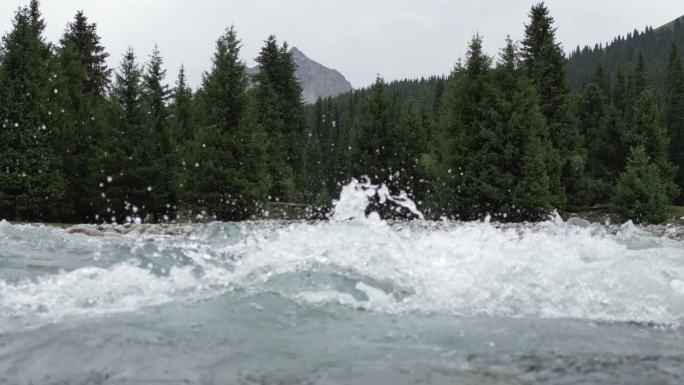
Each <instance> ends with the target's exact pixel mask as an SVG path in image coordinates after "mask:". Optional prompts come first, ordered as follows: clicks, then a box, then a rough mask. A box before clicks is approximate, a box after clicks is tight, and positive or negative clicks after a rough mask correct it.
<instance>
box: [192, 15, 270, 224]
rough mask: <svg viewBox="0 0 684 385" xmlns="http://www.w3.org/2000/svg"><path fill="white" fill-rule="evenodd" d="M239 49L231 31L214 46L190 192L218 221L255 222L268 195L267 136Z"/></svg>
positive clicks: (206, 83)
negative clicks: (257, 116)
mask: <svg viewBox="0 0 684 385" xmlns="http://www.w3.org/2000/svg"><path fill="white" fill-rule="evenodd" d="M240 47H241V44H240V40H239V39H238V38H237V33H236V31H235V29H234V28H233V27H231V28H229V29H227V30H226V32H225V34H224V35H222V36H221V37H220V38H219V39H218V40H217V42H216V52H215V53H214V57H213V60H212V68H211V71H209V72H207V73H205V74H204V76H203V81H202V93H201V94H200V95H201V98H202V99H203V100H202V103H203V105H204V108H205V111H206V113H207V116H206V125H205V126H203V127H201V129H200V132H199V134H198V138H197V148H196V169H195V172H194V176H193V182H192V186H193V189H194V192H195V193H196V194H197V199H196V203H197V204H198V205H199V206H200V207H201V208H203V209H204V210H206V212H207V213H208V214H209V215H211V216H213V217H214V218H216V219H219V220H243V219H248V218H250V217H252V216H254V215H255V214H257V212H258V211H259V210H260V209H261V208H262V205H263V203H264V202H265V200H266V193H267V191H268V184H267V181H268V178H267V174H266V158H265V156H266V153H265V150H266V149H265V145H264V143H265V135H264V133H263V131H262V129H261V127H260V126H259V125H257V124H256V120H255V116H254V111H253V106H252V105H251V103H250V98H249V95H248V78H247V73H246V67H245V64H244V62H242V61H241V60H240Z"/></svg>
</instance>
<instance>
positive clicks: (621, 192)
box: [613, 146, 668, 223]
mask: <svg viewBox="0 0 684 385" xmlns="http://www.w3.org/2000/svg"><path fill="white" fill-rule="evenodd" d="M667 183H668V182H667V181H664V180H663V179H662V178H661V174H660V168H659V167H658V166H657V165H656V164H654V163H653V162H651V160H650V159H649V157H648V154H647V151H646V150H645V149H644V147H642V146H637V147H634V148H632V150H631V151H630V155H629V157H628V158H627V167H626V168H625V171H624V172H623V173H621V174H620V178H619V179H618V182H617V186H616V188H615V196H614V200H613V203H614V204H615V205H616V207H618V209H619V210H620V212H621V213H622V214H623V215H624V216H625V217H626V218H628V219H632V220H636V221H639V222H641V221H650V222H655V223H658V222H660V221H662V220H664V219H665V206H666V205H667V202H668V193H667V186H666V185H667Z"/></svg>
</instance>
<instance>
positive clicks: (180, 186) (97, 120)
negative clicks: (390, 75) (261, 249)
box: [0, 0, 684, 222]
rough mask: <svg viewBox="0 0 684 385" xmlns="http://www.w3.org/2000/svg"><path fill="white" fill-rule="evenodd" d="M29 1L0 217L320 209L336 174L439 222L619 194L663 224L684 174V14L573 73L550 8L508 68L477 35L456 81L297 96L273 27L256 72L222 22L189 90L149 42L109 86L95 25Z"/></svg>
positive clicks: (13, 84) (11, 44)
mask: <svg viewBox="0 0 684 385" xmlns="http://www.w3.org/2000/svg"><path fill="white" fill-rule="evenodd" d="M38 6H39V4H38V2H37V1H35V0H34V1H32V2H31V3H30V5H29V6H28V7H23V8H20V9H19V11H18V12H17V14H16V15H15V19H14V24H13V28H12V30H11V31H10V32H9V33H8V34H7V35H6V36H5V37H4V38H3V40H2V47H0V125H1V128H0V217H2V218H8V219H13V220H16V219H24V220H68V221H91V222H92V221H110V220H113V221H119V222H121V221H129V220H133V219H135V218H140V219H143V220H150V221H155V222H158V221H163V220H173V219H174V218H175V217H176V215H179V216H182V218H183V219H184V218H187V215H192V214H198V213H205V214H207V215H206V216H204V218H210V219H211V218H214V219H219V220H244V219H249V218H253V217H258V216H259V215H260V214H261V212H262V211H264V210H265V211H268V210H269V209H271V208H277V207H305V206H306V205H303V204H308V205H310V206H314V207H316V208H322V210H321V211H320V213H321V214H323V213H325V210H326V209H327V207H326V206H328V205H329V204H330V202H331V199H332V197H335V196H337V195H338V194H339V190H340V188H341V186H342V184H343V183H346V182H347V181H348V180H349V179H351V178H352V177H355V178H359V177H361V176H363V175H368V176H370V177H371V178H372V179H373V180H374V181H376V182H384V183H386V184H387V185H388V187H389V188H390V189H391V190H392V191H394V192H397V193H398V192H399V191H400V190H404V191H406V192H408V195H409V196H410V197H411V198H413V199H414V200H415V201H417V202H418V203H419V206H420V208H421V209H422V210H423V212H425V213H426V214H427V215H428V217H429V218H433V219H434V218H440V217H443V216H447V217H450V218H460V219H478V218H481V217H483V216H484V215H485V214H490V215H491V216H492V217H493V218H494V219H496V220H501V221H523V220H542V219H544V218H545V217H546V216H547V215H548V214H549V213H550V212H551V211H552V210H553V209H560V210H563V209H564V208H565V207H571V208H577V207H583V206H590V205H593V204H596V203H602V202H604V203H605V202H606V201H608V200H611V201H614V203H616V204H617V205H618V206H619V207H624V211H625V215H626V216H628V217H630V218H634V219H637V220H649V221H657V220H660V219H662V218H663V215H662V207H663V206H664V205H666V204H667V203H669V200H670V199H672V198H674V197H676V196H678V195H679V189H680V188H681V187H682V185H684V171H682V170H684V168H683V166H684V165H683V163H684V152H683V151H682V148H684V143H682V141H683V140H684V69H683V68H682V63H681V59H680V57H679V53H678V49H681V44H680V43H681V42H682V41H684V28H682V26H681V23H674V24H673V25H671V26H669V27H668V28H666V29H660V30H653V29H652V28H647V29H646V31H645V32H643V33H639V32H636V31H635V33H634V34H630V35H629V36H628V37H627V38H626V39H623V38H618V40H616V41H615V42H614V43H613V44H612V45H611V46H609V47H606V48H604V47H601V46H597V47H595V48H594V49H585V50H582V51H581V52H580V51H579V50H578V51H577V52H576V53H574V54H573V55H572V57H571V58H570V62H569V63H570V65H569V75H566V65H567V60H566V59H565V57H564V55H563V50H562V48H561V46H560V44H558V43H557V42H556V31H555V27H554V20H553V18H552V17H551V16H550V13H549V10H548V9H547V8H546V6H545V5H544V4H543V3H541V4H538V5H535V6H533V7H532V9H531V12H530V21H529V23H528V24H527V25H526V26H525V36H524V39H523V41H522V42H521V50H520V51H518V49H517V47H516V46H515V44H514V43H513V42H512V41H511V40H510V39H509V40H508V41H507V44H506V47H505V48H504V49H503V50H502V53H501V56H500V58H499V60H498V61H497V63H493V61H492V59H491V58H489V57H488V56H487V55H485V54H484V52H483V50H482V41H481V38H480V37H479V36H475V38H474V39H473V40H472V41H471V43H470V46H469V50H468V56H467V58H466V60H465V62H464V63H463V64H461V63H460V62H459V63H458V64H456V66H455V68H454V71H453V72H452V73H451V74H450V76H448V77H430V78H421V79H415V80H400V81H394V82H390V83H385V81H384V80H383V79H381V78H380V77H378V79H377V81H376V82H375V84H373V85H372V86H370V87H368V88H365V89H361V90H355V91H352V92H349V93H346V94H344V95H340V96H338V97H335V98H327V99H322V100H319V101H318V102H317V103H316V104H315V105H312V106H303V104H302V100H301V94H302V90H301V86H300V85H299V83H298V81H297V79H296V77H295V70H296V66H295V63H294V61H293V57H292V55H291V54H290V52H289V47H288V46H287V44H282V45H279V44H278V41H277V40H276V38H275V37H274V36H270V37H269V38H268V39H267V40H266V41H265V44H264V47H263V48H262V50H261V52H260V54H259V56H258V58H257V62H258V64H259V68H258V71H257V73H256V74H254V75H253V76H252V77H250V76H249V75H248V74H247V70H246V67H245V64H244V62H243V61H242V60H241V58H240V57H239V55H240V41H239V40H238V38H237V34H236V32H235V30H234V29H233V28H230V29H228V30H227V31H226V33H225V34H224V35H223V36H221V37H220V38H219V39H218V41H217V43H216V52H215V54H214V57H213V61H212V67H211V70H210V71H208V72H206V73H205V74H204V76H203V80H202V84H201V87H200V88H199V89H197V91H196V92H193V90H192V89H191V88H190V87H189V85H188V81H187V79H186V74H185V71H184V69H183V68H181V70H180V72H179V76H178V79H177V81H176V84H175V87H174V88H173V89H172V90H171V89H169V87H168V86H167V85H166V83H165V82H166V80H165V74H166V72H165V69H164V68H163V60H162V57H161V53H160V52H159V51H158V50H156V49H155V51H154V52H153V53H152V55H151V56H150V59H149V62H148V63H146V64H145V65H144V66H140V65H138V64H137V63H136V57H135V54H134V53H133V51H132V50H129V51H128V52H127V53H126V54H125V55H124V57H123V59H122V61H121V64H120V66H119V68H118V71H117V72H116V76H114V79H113V84H110V77H111V76H110V75H111V73H110V70H109V69H108V68H107V65H106V59H107V54H106V52H105V50H104V47H102V45H101V43H100V38H99V36H98V35H97V28H96V25H95V24H92V23H89V22H88V19H87V18H86V17H85V15H84V14H83V13H82V12H78V13H76V15H75V17H74V19H73V20H72V22H70V23H69V24H68V25H67V28H66V31H65V32H64V35H63V36H62V38H61V39H60V42H59V45H58V46H57V47H52V46H51V45H50V44H48V43H47V42H45V40H44V38H43V37H42V33H43V30H44V28H45V24H44V22H43V20H42V18H41V16H40V12H39V7H38ZM664 44H666V45H665V46H664ZM663 47H666V49H663ZM667 47H669V55H665V54H664V52H666V51H667ZM637 48H638V49H637ZM578 68H580V69H581V71H579V72H578ZM665 69H666V71H665ZM580 72H581V73H582V74H581V75H580V76H579V77H578V73H580ZM568 77H569V79H570V83H572V88H573V89H574V90H575V91H578V93H577V94H576V95H575V96H572V95H571V94H570V87H569V86H568ZM661 96H662V98H661ZM661 100H662V102H661ZM680 199H681V198H680ZM293 204H294V205H293ZM373 209H374V210H380V211H381V212H383V215H391V216H401V214H397V213H395V212H394V209H392V208H387V207H383V208H380V207H374V208H373ZM191 218H192V217H191Z"/></svg>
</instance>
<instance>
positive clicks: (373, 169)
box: [354, 76, 397, 183]
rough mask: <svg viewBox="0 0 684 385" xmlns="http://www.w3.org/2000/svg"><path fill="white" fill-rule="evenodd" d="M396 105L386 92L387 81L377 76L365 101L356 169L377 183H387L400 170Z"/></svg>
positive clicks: (358, 137)
mask: <svg viewBox="0 0 684 385" xmlns="http://www.w3.org/2000/svg"><path fill="white" fill-rule="evenodd" d="M393 118H394V107H393V106H392V105H391V103H390V100H389V99H388V97H387V95H386V93H385V81H384V80H383V79H382V78H381V77H379V76H378V77H377V78H376V79H375V83H374V84H373V86H371V93H370V95H369V96H368V98H367V99H366V101H365V103H364V108H363V112H362V115H361V120H360V126H359V127H358V131H357V132H356V136H355V141H354V149H355V151H356V155H355V158H356V163H355V169H354V172H355V174H356V175H359V176H367V177H369V178H371V180H373V181H374V182H378V183H379V182H387V181H388V180H389V178H390V177H391V175H392V174H393V173H394V172H396V171H397V169H396V167H394V164H395V159H396V158H395V154H394V151H393V150H394V148H393V143H392V141H393V139H394V137H393V135H392V134H393V131H394V125H395V121H394V119H393Z"/></svg>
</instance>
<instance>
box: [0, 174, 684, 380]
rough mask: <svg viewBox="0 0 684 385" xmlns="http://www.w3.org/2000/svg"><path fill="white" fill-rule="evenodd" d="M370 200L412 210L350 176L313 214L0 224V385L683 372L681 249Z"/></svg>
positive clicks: (639, 237) (558, 224)
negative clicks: (183, 223) (378, 206)
mask: <svg viewBox="0 0 684 385" xmlns="http://www.w3.org/2000/svg"><path fill="white" fill-rule="evenodd" d="M371 197H376V198H377V199H379V200H380V201H383V202H387V204H394V205H399V206H400V207H403V209H405V210H409V211H410V212H412V213H413V214H414V215H416V216H417V217H421V214H420V211H419V210H418V209H417V208H416V207H415V205H413V202H410V200H408V199H407V198H406V196H401V195H400V196H392V195H391V194H389V192H388V191H387V190H386V188H385V187H384V186H374V185H371V184H369V183H359V182H356V181H354V182H353V183H351V184H350V185H348V186H346V187H345V188H344V189H343V191H342V193H341V196H340V199H339V201H338V202H336V206H335V211H334V213H333V214H332V216H331V218H330V220H329V221H320V222H275V221H266V222H245V223H211V224H206V225H201V226H199V227H198V229H197V230H196V231H195V232H194V233H193V234H192V235H190V236H183V237H172V236H162V235H138V236H106V237H100V238H94V237H87V236H85V235H79V234H67V233H66V232H65V231H63V230H60V229H55V228H47V227H33V226H28V225H12V224H9V223H7V222H2V223H0V384H3V383H11V384H15V383H16V384H23V383H27V384H28V383H45V384H50V383H55V384H56V383H60V384H64V383H66V384H72V383H74V384H77V383H78V384H80V383H113V384H121V383H124V384H129V383H130V384H134V383H181V382H182V381H186V382H187V383H260V384H261V383H266V384H270V383H288V384H289V383H368V384H371V383H415V382H421V381H422V382H427V383H472V382H473V381H474V382H476V383H502V384H503V383H525V381H531V382H538V383H559V382H561V381H560V380H563V381H567V382H572V381H574V382H573V383H616V382H615V379H616V378H618V379H619V378H622V380H623V381H621V382H620V381H617V382H620V383H639V384H644V383H678V382H677V381H678V380H681V379H682V378H684V377H683V376H684V332H683V330H682V328H681V323H682V320H684V245H682V244H681V243H680V242H677V241H673V240H668V239H663V238H656V237H653V236H651V235H649V234H646V233H643V232H641V231H640V230H638V229H637V228H635V227H633V226H631V225H624V226H623V227H622V228H621V229H620V231H619V232H618V233H617V234H615V235H613V234H610V233H609V232H607V231H606V229H605V228H603V227H602V226H599V225H595V226H593V227H589V228H579V227H573V226H568V225H566V224H565V223H563V222H562V220H560V219H559V218H555V219H550V220H549V221H547V222H544V223H540V224H536V225H530V226H520V227H511V228H507V229H502V228H499V227H497V226H496V225H495V224H492V223H488V222H472V223H454V222H427V221H415V222H387V221H383V220H382V219H380V218H379V216H378V215H377V214H374V213H371V214H368V215H366V213H365V210H366V207H367V206H368V202H369V199H370V198H371ZM558 368H563V370H562V371H561V372H559V371H558V370H556V369H558ZM606 373H609V374H610V375H609V376H606V375H605V374H606ZM616 376H619V377H616Z"/></svg>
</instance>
